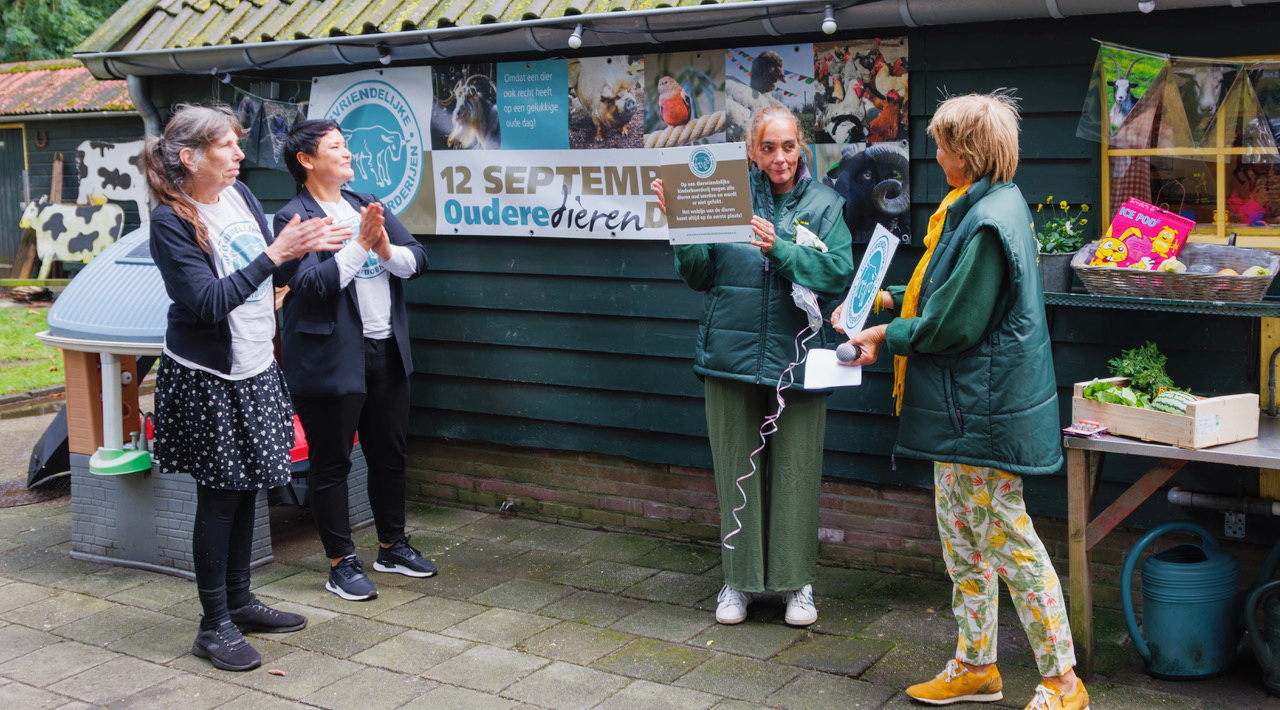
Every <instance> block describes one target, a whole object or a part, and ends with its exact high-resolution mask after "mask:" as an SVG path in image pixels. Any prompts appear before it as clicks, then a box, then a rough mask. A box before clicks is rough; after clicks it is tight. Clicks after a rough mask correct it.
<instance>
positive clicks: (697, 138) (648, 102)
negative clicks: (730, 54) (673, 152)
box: [644, 50, 724, 147]
mask: <svg viewBox="0 0 1280 710" xmlns="http://www.w3.org/2000/svg"><path fill="white" fill-rule="evenodd" d="M644 65H645V91H644V97H645V108H644V134H645V145H646V146H648V145H649V144H650V143H651V142H654V139H655V138H656V137H657V136H658V135H663V136H664V138H673V139H672V140H665V139H664V140H662V141H661V145H662V146H664V147H667V146H675V145H695V144H705V143H723V142H724V130H723V128H722V127H721V128H719V129H716V128H715V126H717V125H719V126H723V120H719V121H716V120H715V118H714V117H713V116H714V114H715V113H716V112H717V111H720V110H723V102H724V98H723V96H724V94H723V92H724V55H723V54H722V53H721V52H720V51H718V50H717V51H709V52H670V53H667V54H648V55H645V58H644ZM704 118H706V119H709V120H705V121H702V122H699V119H704ZM690 122H693V123H694V125H693V126H690V128H691V129H693V130H687V131H681V132H679V136H675V135H674V134H675V133H676V132H675V131H670V130H669V129H674V128H679V127H682V126H689V124H690ZM703 124H706V125H703Z"/></svg>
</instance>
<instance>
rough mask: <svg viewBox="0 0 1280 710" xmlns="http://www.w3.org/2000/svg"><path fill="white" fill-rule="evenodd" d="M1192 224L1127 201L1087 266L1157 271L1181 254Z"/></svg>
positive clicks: (1166, 213) (1143, 203) (1153, 208)
mask: <svg viewBox="0 0 1280 710" xmlns="http://www.w3.org/2000/svg"><path fill="white" fill-rule="evenodd" d="M1195 224H1196V223H1195V222H1194V221H1192V220H1190V219H1187V218H1186V217H1183V216H1181V215H1177V214H1174V213H1172V212H1170V211H1169V210H1166V209H1162V208H1160V207H1156V206H1155V205H1153V204H1150V203H1147V202H1143V201H1142V200H1139V199H1136V198H1133V197H1130V198H1129V200H1128V202H1125V203H1124V204H1123V205H1121V206H1120V209H1119V210H1116V216H1115V219H1113V220H1111V227H1110V228H1109V229H1108V230H1107V233H1106V235H1104V236H1103V237H1102V241H1101V242H1099V243H1098V249H1097V251H1095V252H1094V255H1093V261H1090V262H1089V265H1090V266H1106V265H1108V264H1115V265H1116V266H1127V267H1129V268H1132V269H1156V268H1158V267H1159V266H1160V264H1161V262H1163V261H1164V260H1165V259H1172V258H1174V257H1176V256H1177V255H1178V253H1179V252H1181V251H1182V245H1183V244H1185V243H1186V242H1187V235H1189V234H1190V233H1191V228H1192V227H1194V226H1195Z"/></svg>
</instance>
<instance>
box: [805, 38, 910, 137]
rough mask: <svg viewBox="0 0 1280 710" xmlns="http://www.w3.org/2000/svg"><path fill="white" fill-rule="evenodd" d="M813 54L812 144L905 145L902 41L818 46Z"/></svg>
mask: <svg viewBox="0 0 1280 710" xmlns="http://www.w3.org/2000/svg"><path fill="white" fill-rule="evenodd" d="M813 55H814V56H813V67H814V68H813V78H814V83H815V85H816V86H817V89H816V90H815V92H814V114H815V120H814V134H815V135H814V138H815V141H816V142H818V143H840V144H848V143H887V142H890V141H900V140H906V138H907V40H906V38H905V37H896V38H889V39H872V40H865V41H861V42H852V43H848V44H843V43H842V44H818V45H814V48H813Z"/></svg>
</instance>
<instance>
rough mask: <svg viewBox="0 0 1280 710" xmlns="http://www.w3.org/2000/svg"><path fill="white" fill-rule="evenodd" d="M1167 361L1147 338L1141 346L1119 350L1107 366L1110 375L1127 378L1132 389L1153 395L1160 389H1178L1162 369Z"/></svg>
mask: <svg viewBox="0 0 1280 710" xmlns="http://www.w3.org/2000/svg"><path fill="white" fill-rule="evenodd" d="M1167 361H1168V358H1166V357H1165V356H1164V355H1163V354H1162V353H1161V352H1160V349H1159V348H1157V347H1156V344H1155V343H1153V342H1151V341H1150V340H1148V341H1147V342H1145V343H1143V344H1142V346H1141V347H1137V348H1134V349H1132V350H1124V351H1121V353H1120V357H1117V358H1112V359H1111V360H1109V361H1107V366H1108V367H1109V368H1110V369H1111V374H1112V375H1114V376H1116V377H1127V378H1129V385H1130V386H1131V387H1133V389H1134V390H1137V391H1138V392H1142V393H1143V394H1145V395H1147V396H1148V397H1154V396H1156V395H1157V394H1159V392H1160V390H1164V389H1175V390H1176V389H1180V388H1178V387H1175V386H1174V384H1173V378H1171V377H1169V374H1168V373H1167V372H1165V371H1164V364H1165V362H1167Z"/></svg>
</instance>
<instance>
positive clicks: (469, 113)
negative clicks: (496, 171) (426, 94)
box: [431, 64, 502, 150]
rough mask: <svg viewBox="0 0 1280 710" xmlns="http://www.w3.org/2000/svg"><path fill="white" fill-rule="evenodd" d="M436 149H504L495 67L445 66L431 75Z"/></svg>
mask: <svg viewBox="0 0 1280 710" xmlns="http://www.w3.org/2000/svg"><path fill="white" fill-rule="evenodd" d="M431 81H432V93H433V96H432V99H433V101H432V103H433V106H432V109H431V147H432V149H433V150H498V149H499V148H501V147H502V140H501V123H500V122H499V119H498V91H497V87H496V85H495V82H494V65H493V64H444V65H440V66H437V67H435V68H434V69H433V71H432V73H431Z"/></svg>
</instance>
